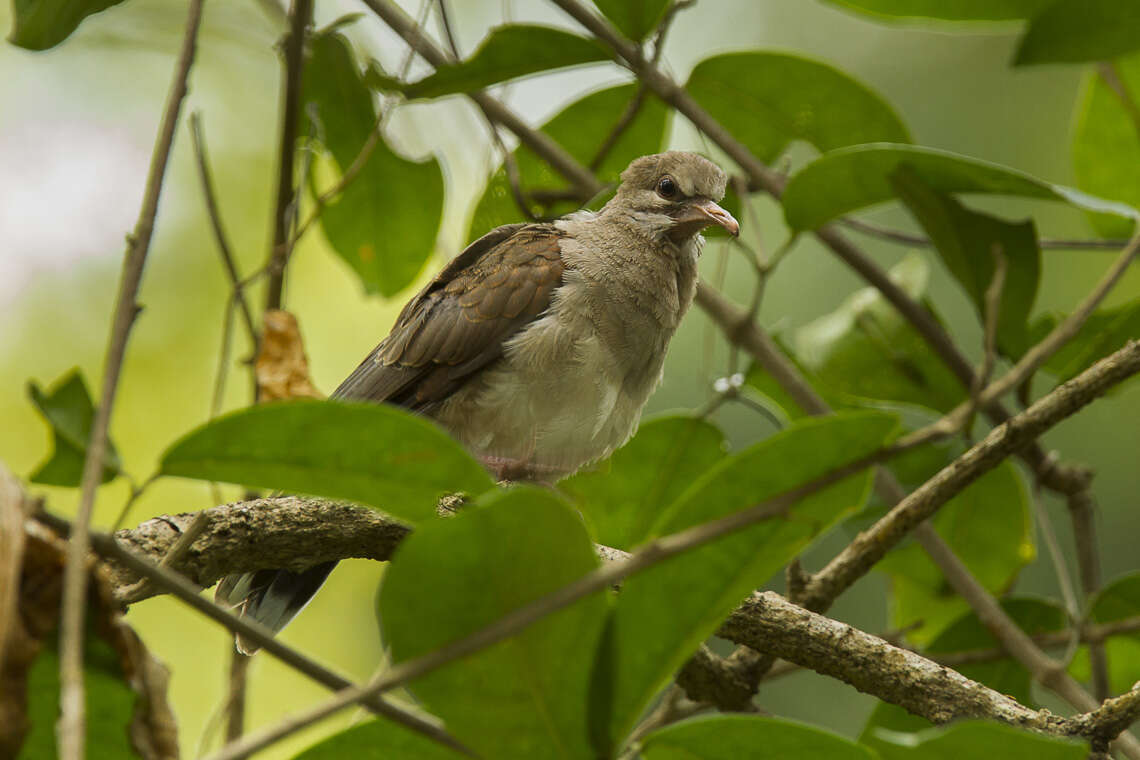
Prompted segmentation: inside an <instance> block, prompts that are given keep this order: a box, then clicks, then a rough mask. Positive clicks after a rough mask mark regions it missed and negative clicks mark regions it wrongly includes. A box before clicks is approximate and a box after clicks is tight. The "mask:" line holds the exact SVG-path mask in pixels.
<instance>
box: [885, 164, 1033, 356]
mask: <svg viewBox="0 0 1140 760" xmlns="http://www.w3.org/2000/svg"><path fill="white" fill-rule="evenodd" d="M891 184H892V185H893V186H894V188H895V193H896V194H897V195H898V197H899V198H901V199H902V201H903V203H905V204H906V205H907V208H909V209H910V212H911V214H913V215H914V218H915V219H917V220H918V222H919V224H921V225H922V228H923V229H924V230H926V234H927V235H928V236H929V237H930V239H931V240H932V241H933V242H934V246H935V248H936V249H937V250H938V254H939V256H941V257H942V262H943V263H944V264H945V265H946V268H947V269H949V270H950V274H952V275H953V276H954V279H956V280H957V281H958V283H959V284H960V285H961V286H962V288H963V289H964V290H965V291H966V294H967V295H968V296H969V297H970V300H971V301H973V302H974V308H975V309H976V310H977V313H978V318H979V320H981V321H982V322H983V323H984V322H985V314H986V303H985V301H986V296H985V294H986V290H987V289H988V288H989V287H990V284H991V282H992V280H993V277H994V272H995V271H996V269H995V267H996V263H995V258H994V257H995V252H1000V254H1001V255H1002V256H1003V257H1004V258H1005V261H1006V264H1007V266H1006V271H1005V281H1004V285H1003V287H1002V290H1001V294H1000V295H1001V304H1000V309H999V310H998V314H997V317H998V321H997V345H998V349H999V350H1000V351H1001V352H1002V353H1004V354H1005V355H1006V356H1010V357H1018V356H1021V354H1023V353H1024V352H1025V350H1026V349H1027V348H1028V347H1029V346H1028V329H1029V327H1028V319H1029V314H1030V312H1031V311H1032V310H1033V302H1034V301H1035V300H1036V299H1037V284H1038V281H1039V280H1040V277H1041V250H1040V248H1039V247H1038V245H1037V232H1036V229H1035V227H1034V225H1033V222H1032V221H1029V220H1027V221H1024V222H1020V223H1013V222H1007V221H1005V220H1004V219H999V218H997V217H995V216H990V215H989V214H983V213H981V212H979V211H974V210H972V209H969V208H966V207H965V206H963V205H962V204H961V203H959V202H958V201H957V200H955V199H954V198H952V197H951V196H949V195H947V194H945V193H940V192H938V191H936V190H934V189H933V188H931V187H930V186H929V185H928V184H926V182H924V181H923V180H922V178H921V177H919V176H918V175H917V174H916V173H915V172H914V171H913V170H911V169H910V167H909V166H907V165H906V164H903V165H901V166H900V167H899V168H898V169H897V170H896V171H895V173H894V174H892V175H891Z"/></svg>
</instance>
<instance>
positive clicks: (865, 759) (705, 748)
mask: <svg viewBox="0 0 1140 760" xmlns="http://www.w3.org/2000/svg"><path fill="white" fill-rule="evenodd" d="M642 746H643V748H644V749H643V750H642V753H641V754H642V755H643V756H644V757H645V760H740V758H749V760H787V758H796V760H876V756H875V753H874V752H872V751H871V750H870V749H868V748H867V747H863V746H861V745H858V744H856V743H854V742H852V741H851V740H850V739H845V738H843V737H842V736H838V735H837V734H833V733H831V732H829V731H824V730H823V729H820V728H816V727H815V726H809V725H806V724H804V723H795V722H793V721H790V720H782V719H779V718H760V717H757V716H752V715H749V716H744V715H716V716H709V717H701V718H695V719H693V720H686V721H684V722H682V723H675V724H673V725H671V726H666V727H665V728H662V729H660V730H659V731H654V732H653V733H651V734H649V735H648V736H646V737H645V739H644V740H643V742H642Z"/></svg>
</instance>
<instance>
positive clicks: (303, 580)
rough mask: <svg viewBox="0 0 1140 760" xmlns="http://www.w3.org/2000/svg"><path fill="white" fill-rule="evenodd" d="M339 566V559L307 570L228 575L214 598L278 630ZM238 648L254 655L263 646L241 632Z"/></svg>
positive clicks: (236, 638)
mask: <svg viewBox="0 0 1140 760" xmlns="http://www.w3.org/2000/svg"><path fill="white" fill-rule="evenodd" d="M334 567H336V561H335V560H334V561H332V562H322V563H321V564H319V565H314V566H313V567H310V568H309V569H307V570H302V571H301V572H299V573H295V572H293V571H291V570H257V571H255V572H252V573H243V574H241V575H227V576H226V577H225V578H222V580H221V582H220V583H218V588H217V590H216V591H215V592H214V599H215V600H216V601H217V602H219V603H220V604H226V605H229V606H231V607H236V608H238V612H239V614H240V615H241V616H242V617H247V618H250V619H252V620H256V621H257V622H258V623H261V624H262V625H264V626H265V627H267V628H268V629H269V630H271V631H273V632H274V633H277V632H278V631H280V630H281V629H282V628H284V627H285V626H286V625H288V624H289V621H290V620H292V619H293V618H295V617H296V616H297V613H299V612H300V611H301V610H303V609H304V608H305V605H306V604H308V603H309V600H310V599H312V598H313V595H314V594H316V593H317V589H319V588H320V587H321V585H322V584H323V583H324V582H325V579H326V578H328V577H329V573H331V572H332V569H333V568H334ZM235 645H236V646H237V650H238V651H239V652H241V653H242V654H244V655H251V654H253V653H254V652H256V651H257V650H258V649H259V648H260V647H259V645H258V644H256V643H254V642H252V641H250V640H249V639H247V638H245V637H244V636H242V635H241V634H238V635H237V636H236V637H235Z"/></svg>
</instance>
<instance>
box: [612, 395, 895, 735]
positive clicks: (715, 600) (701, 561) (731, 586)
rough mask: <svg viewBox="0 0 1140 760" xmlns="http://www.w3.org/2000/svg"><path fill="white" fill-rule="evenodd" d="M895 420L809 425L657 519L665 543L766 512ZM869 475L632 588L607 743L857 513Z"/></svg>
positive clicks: (697, 485)
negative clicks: (799, 559) (762, 507)
mask: <svg viewBox="0 0 1140 760" xmlns="http://www.w3.org/2000/svg"><path fill="white" fill-rule="evenodd" d="M896 425H897V420H896V418H895V417H894V416H893V415H888V414H883V413H881V412H871V411H860V412H848V413H843V414H837V415H833V416H830V417H821V418H810V419H805V420H801V421H799V422H797V423H796V424H795V425H794V426H792V427H790V428H788V429H787V430H784V431H782V432H780V433H778V434H777V435H774V436H772V437H771V438H768V439H767V440H764V441H762V442H760V443H758V444H756V445H754V446H752V447H750V448H748V449H746V450H744V451H742V452H740V453H738V454H735V455H733V456H731V457H728V458H726V459H725V460H723V461H722V462H721V463H720V464H718V465H716V466H715V467H713V468H712V469H711V470H709V471H708V472H707V473H705V475H703V476H702V477H700V478H698V479H696V480H695V481H694V482H693V484H692V485H691V486H690V487H689V489H688V490H686V491H685V493H684V494H683V495H682V496H681V497H680V498H679V499H678V500H677V501H676V502H675V503H674V504H673V505H672V506H670V507H668V508H666V509H664V510H663V511H662V513H661V516H660V518H659V520H658V522H657V524H656V526H655V527H654V530H653V533H652V535H654V536H662V535H666V534H669V533H675V532H677V531H681V530H684V529H686V528H689V527H692V526H694V525H697V524H700V523H705V522H709V521H711V520H716V519H718V518H720V517H724V516H725V515H729V514H732V513H735V512H739V511H741V510H743V509H747V508H748V507H752V506H755V505H757V504H760V503H763V502H764V501H765V500H767V499H770V498H772V497H774V496H776V495H778V494H781V493H783V492H785V491H788V490H790V489H793V488H795V487H796V486H799V485H802V484H804V483H807V482H809V481H812V480H814V479H816V478H819V477H821V476H822V475H825V474H826V473H828V472H831V471H832V470H834V469H836V468H838V467H842V466H843V465H846V464H848V463H851V462H854V461H857V460H859V459H860V458H862V457H865V456H867V455H868V454H870V453H872V452H874V451H876V450H877V449H879V448H880V447H881V446H882V445H883V444H884V442H885V441H886V439H887V437H888V436H889V435H890V434H891V433H892V432H893V431H894V429H895V427H896ZM869 488H870V471H869V470H864V471H863V472H861V473H859V474H857V475H853V476H851V477H848V478H846V479H844V480H842V481H840V482H838V483H836V484H835V485H832V486H829V487H828V488H825V489H823V490H821V491H818V492H816V493H814V494H812V495H810V496H807V497H805V498H804V499H802V500H800V501H799V502H797V503H796V505H795V506H794V507H792V508H791V509H790V510H789V511H788V512H787V514H786V515H785V516H783V517H776V518H773V519H770V520H766V521H763V522H760V523H757V524H755V525H752V526H750V527H748V528H745V529H743V530H740V531H737V532H736V533H733V534H731V535H729V536H726V537H724V538H721V539H718V540H716V541H713V542H712V543H709V544H706V545H704V546H702V547H699V548H697V549H694V550H692V551H689V552H686V553H684V554H682V555H680V556H677V557H674V558H672V559H670V560H667V561H665V562H662V563H660V564H658V565H655V566H653V567H651V568H649V569H648V570H646V571H645V572H642V573H639V574H637V575H634V576H633V577H631V578H629V579H628V580H627V581H626V582H625V584H624V586H623V587H622V592H621V594H620V595H619V597H618V605H617V610H616V612H615V617H614V627H613V630H614V651H615V662H616V666H615V670H614V673H613V685H612V693H613V704H612V706H607V711H608V714H609V716H610V724H611V727H612V728H611V739H614V740H620V739H621V738H623V737H624V736H626V735H627V733H628V731H629V729H630V727H631V726H632V725H633V722H634V721H635V720H636V719H637V717H638V716H639V715H640V714H641V712H642V711H643V710H644V709H645V707H646V705H647V704H648V703H649V701H650V699H651V698H652V697H653V695H654V694H656V693H657V691H658V690H659V689H660V688H661V687H662V686H663V685H664V684H665V683H666V681H667V680H668V679H669V677H670V676H671V675H672V674H673V673H674V672H675V671H676V670H677V668H679V667H680V666H681V665H682V664H683V663H684V661H685V659H686V658H687V657H689V656H690V655H691V654H692V653H693V650H695V649H696V648H697V646H698V645H699V644H700V643H701V642H702V641H704V640H705V639H706V638H708V637H709V636H710V635H711V634H712V633H713V632H714V631H715V630H716V628H717V626H718V625H720V622H721V621H722V620H723V619H724V617H725V616H726V615H727V614H728V613H729V612H730V611H731V610H732V609H733V608H734V607H736V605H738V604H739V603H740V601H741V600H742V599H743V598H744V597H745V596H747V595H748V593H749V592H750V591H752V590H753V589H755V588H757V587H758V586H761V585H763V584H764V583H765V582H766V581H767V580H768V579H769V578H770V577H771V576H772V575H773V574H774V573H775V572H777V571H778V570H779V569H780V568H781V567H783V566H784V565H785V564H787V563H788V562H789V561H790V560H791V559H792V558H793V557H795V556H796V555H798V554H799V553H800V552H801V551H803V549H804V548H805V547H806V546H807V545H808V544H809V543H810V542H811V541H812V540H813V539H814V538H816V537H817V536H819V535H820V534H821V533H823V532H824V531H826V530H827V529H828V528H829V527H830V526H831V525H833V524H834V523H835V522H836V521H837V520H839V519H840V518H841V517H843V516H844V515H845V514H847V513H849V512H853V511H855V510H857V509H859V507H860V506H861V505H862V504H863V502H864V500H865V499H866V496H867V493H868V491H869Z"/></svg>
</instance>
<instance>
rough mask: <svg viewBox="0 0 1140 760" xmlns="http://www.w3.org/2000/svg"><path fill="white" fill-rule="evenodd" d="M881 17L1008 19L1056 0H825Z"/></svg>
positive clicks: (1024, 17) (1024, 16)
mask: <svg viewBox="0 0 1140 760" xmlns="http://www.w3.org/2000/svg"><path fill="white" fill-rule="evenodd" d="M825 1H826V2H829V3H832V4H833V5H838V6H841V7H844V8H850V9H851V10H854V11H859V12H860V13H868V14H871V15H873V16H880V17H885V18H919V19H938V20H943V21H1012V20H1018V19H1026V18H1030V17H1032V16H1033V15H1034V14H1036V13H1037V12H1038V11H1040V10H1041V9H1042V8H1044V7H1046V6H1047V5H1049V4H1050V3H1052V2H1056V0H825Z"/></svg>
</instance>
